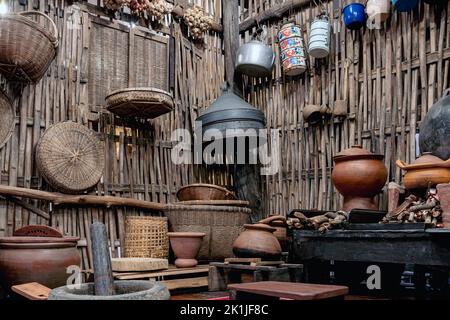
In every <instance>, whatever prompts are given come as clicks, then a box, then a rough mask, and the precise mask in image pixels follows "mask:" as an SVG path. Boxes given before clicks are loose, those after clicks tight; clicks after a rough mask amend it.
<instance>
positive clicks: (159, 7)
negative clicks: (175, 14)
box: [148, 0, 173, 21]
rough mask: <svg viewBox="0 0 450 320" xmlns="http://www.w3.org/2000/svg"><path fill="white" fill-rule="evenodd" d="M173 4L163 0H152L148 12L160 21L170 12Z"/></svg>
mask: <svg viewBox="0 0 450 320" xmlns="http://www.w3.org/2000/svg"><path fill="white" fill-rule="evenodd" d="M172 10H173V5H172V4H170V3H168V2H167V1H165V0H152V1H151V2H150V5H149V7H148V14H149V15H151V16H153V17H154V18H155V19H156V20H158V21H161V20H162V19H164V16H165V15H166V14H169V13H171V12H172Z"/></svg>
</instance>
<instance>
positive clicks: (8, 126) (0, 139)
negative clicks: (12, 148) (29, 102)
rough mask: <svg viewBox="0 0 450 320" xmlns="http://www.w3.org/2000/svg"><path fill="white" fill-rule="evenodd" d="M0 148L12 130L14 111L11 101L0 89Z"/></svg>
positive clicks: (9, 136)
mask: <svg viewBox="0 0 450 320" xmlns="http://www.w3.org/2000/svg"><path fill="white" fill-rule="evenodd" d="M0 112H1V115H2V116H1V120H0V148H2V147H3V146H4V145H5V143H6V142H8V140H9V138H11V135H12V133H13V132H14V126H15V117H16V115H15V112H14V108H13V106H12V103H11V101H10V100H9V98H8V97H7V96H6V94H5V93H4V92H3V91H0Z"/></svg>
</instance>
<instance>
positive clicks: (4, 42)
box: [0, 11, 58, 82]
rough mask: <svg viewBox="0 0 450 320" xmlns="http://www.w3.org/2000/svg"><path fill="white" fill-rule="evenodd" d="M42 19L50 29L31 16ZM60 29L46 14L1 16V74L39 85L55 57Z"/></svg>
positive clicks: (25, 13)
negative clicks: (47, 23) (38, 82)
mask: <svg viewBox="0 0 450 320" xmlns="http://www.w3.org/2000/svg"><path fill="white" fill-rule="evenodd" d="M31 15H34V16H37V15H38V16H42V17H44V18H45V20H47V21H48V22H49V23H50V26H51V27H50V29H49V28H46V27H45V26H44V25H43V24H40V23H38V22H36V21H35V20H33V19H31V18H29V17H28V16H31ZM57 48H58V29H57V27H56V25H55V23H54V22H53V20H52V19H50V17H49V16H47V15H46V14H44V13H42V12H39V11H25V12H19V13H13V14H6V15H0V72H1V73H3V74H4V75H5V76H6V77H7V78H8V79H10V80H16V81H27V82H37V81H39V80H40V79H41V78H42V77H43V76H44V74H45V72H46V71H47V69H48V67H49V66H50V64H51V62H52V61H53V59H54V58H55V56H56V49H57Z"/></svg>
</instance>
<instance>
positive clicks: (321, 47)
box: [308, 16, 330, 59]
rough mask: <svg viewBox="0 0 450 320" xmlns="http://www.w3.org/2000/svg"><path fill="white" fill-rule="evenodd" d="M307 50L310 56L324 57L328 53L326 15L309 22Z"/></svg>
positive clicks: (328, 30) (328, 40) (328, 28)
mask: <svg viewBox="0 0 450 320" xmlns="http://www.w3.org/2000/svg"><path fill="white" fill-rule="evenodd" d="M308 51H309V55H310V56H312V57H314V58H318V59H321V58H325V57H326V56H328V54H329V53H330V24H329V22H328V17H326V16H322V17H318V18H316V19H314V21H313V22H312V23H311V33H310V36H309V44H308Z"/></svg>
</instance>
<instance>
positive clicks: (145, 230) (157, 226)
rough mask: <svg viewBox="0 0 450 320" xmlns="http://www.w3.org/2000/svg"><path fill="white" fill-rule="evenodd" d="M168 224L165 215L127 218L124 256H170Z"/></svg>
mask: <svg viewBox="0 0 450 320" xmlns="http://www.w3.org/2000/svg"><path fill="white" fill-rule="evenodd" d="M167 232H168V225H167V218H165V217H147V216H128V217H126V218H125V243H124V256H125V257H127V258H161V259H167V258H168V257H169V237H168V236H167Z"/></svg>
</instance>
